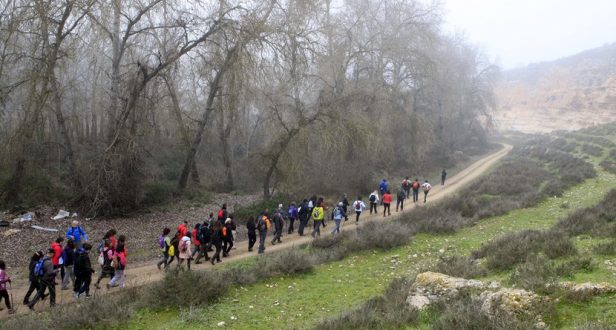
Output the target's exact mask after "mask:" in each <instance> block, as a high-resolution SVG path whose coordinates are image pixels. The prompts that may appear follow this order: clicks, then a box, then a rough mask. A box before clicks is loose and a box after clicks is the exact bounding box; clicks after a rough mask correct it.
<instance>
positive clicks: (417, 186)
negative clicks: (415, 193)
mask: <svg viewBox="0 0 616 330" xmlns="http://www.w3.org/2000/svg"><path fill="white" fill-rule="evenodd" d="M413 189H415V190H417V189H419V182H417V181H415V182H413Z"/></svg>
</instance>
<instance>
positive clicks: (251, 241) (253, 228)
mask: <svg viewBox="0 0 616 330" xmlns="http://www.w3.org/2000/svg"><path fill="white" fill-rule="evenodd" d="M246 230H247V232H248V252H252V248H253V247H254V246H255V243H256V242H257V224H256V223H255V217H253V216H251V217H250V218H248V221H247V222H246Z"/></svg>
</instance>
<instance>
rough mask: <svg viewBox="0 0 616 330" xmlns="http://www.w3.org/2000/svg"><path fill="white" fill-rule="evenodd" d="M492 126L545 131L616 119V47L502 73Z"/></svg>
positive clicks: (615, 45)
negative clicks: (497, 103) (494, 124)
mask: <svg viewBox="0 0 616 330" xmlns="http://www.w3.org/2000/svg"><path fill="white" fill-rule="evenodd" d="M496 94H497V97H498V101H499V108H498V111H497V112H496V113H495V121H496V124H497V127H498V128H499V129H502V130H520V131H527V132H547V131H552V130H555V129H578V128H582V127H588V126H593V125H596V124H599V123H605V122H609V121H614V120H616V43H614V44H609V45H605V46H603V47H600V48H596V49H591V50H587V51H584V52H581V53H579V54H576V55H573V56H569V57H565V58H562V59H558V60H556V61H552V62H542V63H536V64H531V65H528V66H526V67H523V68H519V69H514V70H509V71H505V72H504V73H503V79H502V81H501V83H500V84H499V85H498V87H497V90H496Z"/></svg>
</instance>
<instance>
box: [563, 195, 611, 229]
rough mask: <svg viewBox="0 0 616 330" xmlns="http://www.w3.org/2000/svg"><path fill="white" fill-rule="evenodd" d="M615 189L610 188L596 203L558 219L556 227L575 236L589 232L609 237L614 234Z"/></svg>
mask: <svg viewBox="0 0 616 330" xmlns="http://www.w3.org/2000/svg"><path fill="white" fill-rule="evenodd" d="M614 219H616V189H613V190H611V191H610V192H609V193H608V194H607V196H605V198H604V199H603V200H602V201H601V202H599V203H598V204H597V205H594V206H591V207H587V208H584V209H580V210H577V211H575V212H573V213H572V214H570V215H569V216H567V217H566V218H564V219H562V220H560V221H559V222H558V223H557V224H556V226H555V227H556V228H560V229H562V230H564V231H566V232H567V233H568V234H569V235H572V236H577V235H582V234H590V235H593V236H598V237H605V236H607V237H611V236H612V235H614V234H616V221H614Z"/></svg>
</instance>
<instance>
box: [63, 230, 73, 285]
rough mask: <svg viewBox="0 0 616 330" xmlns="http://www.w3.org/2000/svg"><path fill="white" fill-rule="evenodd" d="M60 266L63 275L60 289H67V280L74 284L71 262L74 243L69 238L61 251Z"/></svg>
mask: <svg viewBox="0 0 616 330" xmlns="http://www.w3.org/2000/svg"><path fill="white" fill-rule="evenodd" d="M62 260H63V264H62V268H64V276H63V277H62V288H61V289H62V290H68V282H69V281H72V282H73V285H74V284H75V273H74V272H73V264H74V260H75V244H74V243H73V240H71V239H69V240H68V242H66V246H65V247H64V250H63V251H62Z"/></svg>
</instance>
